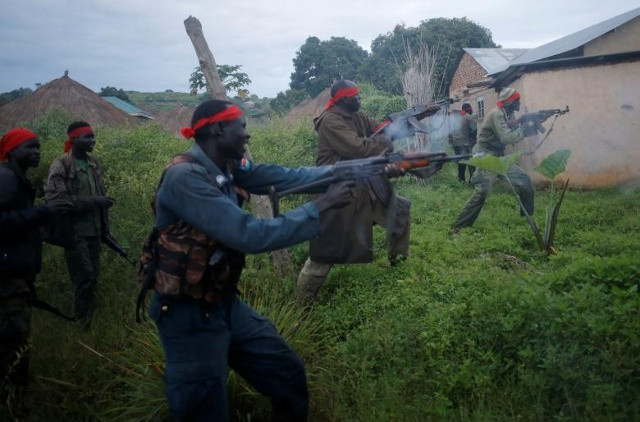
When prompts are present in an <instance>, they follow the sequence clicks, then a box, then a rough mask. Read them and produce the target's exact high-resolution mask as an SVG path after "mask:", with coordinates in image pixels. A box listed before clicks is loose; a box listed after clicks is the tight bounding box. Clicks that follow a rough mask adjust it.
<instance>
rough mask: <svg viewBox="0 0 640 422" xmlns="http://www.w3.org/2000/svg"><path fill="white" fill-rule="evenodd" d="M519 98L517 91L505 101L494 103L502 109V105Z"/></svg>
mask: <svg viewBox="0 0 640 422" xmlns="http://www.w3.org/2000/svg"><path fill="white" fill-rule="evenodd" d="M519 98H520V93H519V92H518V91H516V92H514V93H513V94H511V96H510V97H509V98H507V99H506V100H502V101H498V102H497V103H496V105H497V106H498V107H500V108H502V106H503V105H505V104H507V103H510V102H511V101H515V100H517V99H519Z"/></svg>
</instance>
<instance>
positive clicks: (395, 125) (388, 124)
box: [371, 102, 440, 141]
mask: <svg viewBox="0 0 640 422" xmlns="http://www.w3.org/2000/svg"><path fill="white" fill-rule="evenodd" d="M438 110H440V105H439V104H438V103H435V102H431V103H428V104H421V105H417V106H413V107H411V108H408V109H406V110H403V111H398V112H397V113H391V114H389V117H388V118H387V120H385V121H384V122H382V123H380V125H378V128H377V129H376V131H375V132H374V133H373V134H372V135H371V136H372V137H373V136H375V135H378V134H381V133H384V134H386V135H387V136H388V137H389V138H390V139H391V140H392V141H395V140H396V139H403V138H408V137H410V136H413V135H414V134H415V133H416V132H417V133H428V132H429V128H428V127H427V126H426V125H424V124H422V123H420V120H422V119H424V118H426V117H429V116H432V115H434V114H436V113H437V112H438Z"/></svg>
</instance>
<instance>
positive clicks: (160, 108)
mask: <svg viewBox="0 0 640 422" xmlns="http://www.w3.org/2000/svg"><path fill="white" fill-rule="evenodd" d="M126 92H127V95H128V96H129V99H130V100H131V102H132V103H133V105H135V106H136V107H138V108H140V109H142V110H145V111H148V112H149V113H151V114H155V113H159V112H167V111H170V110H174V109H176V108H178V107H181V106H183V107H190V108H193V107H196V106H197V105H198V104H200V103H201V102H202V101H203V100H204V98H205V96H203V95H202V94H200V95H197V96H196V95H191V94H189V93H188V92H173V91H170V92H138V91H126Z"/></svg>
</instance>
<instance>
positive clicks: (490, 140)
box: [474, 108, 524, 157]
mask: <svg viewBox="0 0 640 422" xmlns="http://www.w3.org/2000/svg"><path fill="white" fill-rule="evenodd" d="M507 119H508V116H507V113H506V112H505V111H504V109H502V108H494V109H493V110H491V111H490V112H489V114H487V115H486V116H485V118H484V121H483V122H482V126H481V127H480V130H478V143H477V144H476V146H475V147H474V152H485V153H489V154H492V155H496V156H499V157H500V156H502V155H504V149H505V147H506V146H507V145H510V144H515V143H518V142H520V141H521V140H522V139H523V138H524V133H523V132H522V128H521V127H520V126H517V127H515V128H513V129H510V128H509V127H508V126H507Z"/></svg>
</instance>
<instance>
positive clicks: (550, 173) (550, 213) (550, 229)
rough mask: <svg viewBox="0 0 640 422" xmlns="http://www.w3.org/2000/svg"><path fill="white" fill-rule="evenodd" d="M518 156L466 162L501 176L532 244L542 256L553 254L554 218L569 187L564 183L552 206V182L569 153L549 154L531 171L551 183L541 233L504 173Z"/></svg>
mask: <svg viewBox="0 0 640 422" xmlns="http://www.w3.org/2000/svg"><path fill="white" fill-rule="evenodd" d="M521 155H522V152H521V151H518V152H516V153H513V154H510V155H507V156H504V157H495V156H493V155H486V156H483V157H472V158H471V159H469V160H467V161H466V162H467V163H468V164H470V165H472V166H476V167H478V168H481V169H484V170H487V171H490V172H493V173H496V174H498V175H500V176H503V177H504V178H505V180H506V181H507V182H508V183H509V186H510V187H511V191H512V192H513V193H514V195H515V197H516V198H517V199H518V203H519V204H520V209H521V210H522V212H523V213H524V215H525V216H526V217H527V221H528V222H529V226H530V227H531V230H532V231H533V234H534V235H535V237H536V242H537V243H538V248H539V249H540V251H541V252H545V253H546V254H553V253H555V252H556V248H555V246H554V244H553V240H554V236H555V231H556V227H557V225H558V215H559V213H560V206H561V205H562V201H563V200H564V195H565V193H566V192H567V187H568V186H569V180H567V181H566V182H565V184H564V187H563V188H562V192H561V193H560V199H559V200H558V202H557V203H556V204H555V206H554V205H553V200H554V195H555V178H556V176H558V175H559V174H561V173H563V172H564V171H565V169H566V167H567V161H568V160H569V156H570V155H571V151H570V150H568V149H563V150H559V151H556V152H554V153H553V154H551V155H549V156H547V157H546V158H545V159H544V160H542V162H541V163H540V165H538V166H537V167H535V168H534V170H535V171H537V172H538V173H540V174H542V175H543V176H546V177H548V178H549V180H551V185H550V186H549V202H548V203H547V212H546V218H545V225H544V232H543V231H542V230H540V227H539V226H538V223H536V221H535V220H534V219H533V217H532V216H531V215H529V213H528V212H527V210H526V209H525V207H524V204H523V203H522V201H521V200H520V197H519V196H518V193H517V192H516V189H515V187H514V186H513V184H512V183H511V180H509V176H508V175H507V172H508V171H509V168H510V167H511V166H512V165H513V164H515V162H516V161H517V160H518V158H520V156H521Z"/></svg>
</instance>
